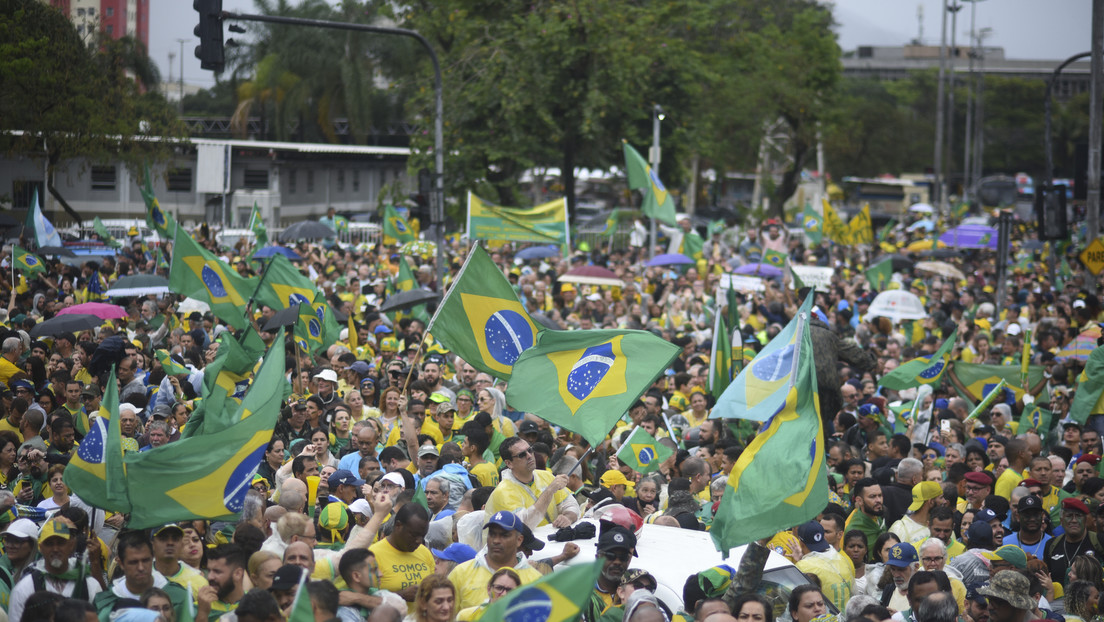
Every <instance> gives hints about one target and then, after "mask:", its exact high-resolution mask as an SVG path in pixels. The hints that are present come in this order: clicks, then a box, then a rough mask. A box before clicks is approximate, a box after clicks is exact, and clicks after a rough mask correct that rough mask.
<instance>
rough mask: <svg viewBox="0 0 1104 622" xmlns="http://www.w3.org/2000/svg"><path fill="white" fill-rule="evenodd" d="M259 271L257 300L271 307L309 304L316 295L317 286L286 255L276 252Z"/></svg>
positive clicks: (282, 307)
mask: <svg viewBox="0 0 1104 622" xmlns="http://www.w3.org/2000/svg"><path fill="white" fill-rule="evenodd" d="M269 262H270V264H269V265H268V267H267V268H266V269H265V270H264V271H263V272H262V273H261V277H260V278H261V286H260V287H259V288H257V296H256V299H257V302H259V303H261V304H264V305H267V306H269V307H272V308H273V309H276V310H279V309H287V308H289V307H291V305H294V304H301V303H305V304H308V305H309V304H311V303H312V302H314V298H315V296H317V295H318V288H317V287H315V286H314V283H312V282H311V280H310V279H309V278H307V277H305V276H303V274H302V273H301V272H299V269H298V268H296V267H295V265H293V264H292V263H291V260H290V259H288V258H287V257H285V256H283V255H280V254H277V255H274V256H273V257H272V259H270V260H269Z"/></svg>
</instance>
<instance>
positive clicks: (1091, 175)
mask: <svg viewBox="0 0 1104 622" xmlns="http://www.w3.org/2000/svg"><path fill="white" fill-rule="evenodd" d="M1102 53H1104V0H1093V4H1092V63H1091V72H1092V82H1091V83H1090V86H1089V171H1088V177H1087V180H1088V193H1087V201H1086V204H1085V211H1086V218H1085V222H1086V224H1087V225H1088V228H1089V235H1088V238H1089V239H1088V240H1086V241H1087V242H1091V241H1092V240H1095V239H1096V238H1097V237H1098V236H1099V234H1100V139H1101V131H1100V129H1101V128H1100V124H1101V113H1102V112H1104V110H1101V108H1102V107H1104V84H1102V83H1101V82H1102V80H1104V75H1102V74H1104V59H1102V58H1101V54H1102ZM1089 283H1091V284H1092V286H1091V288H1090V289H1091V291H1094V292H1095V290H1096V279H1095V278H1094V279H1090V280H1089Z"/></svg>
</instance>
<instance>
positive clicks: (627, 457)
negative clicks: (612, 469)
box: [617, 427, 674, 473]
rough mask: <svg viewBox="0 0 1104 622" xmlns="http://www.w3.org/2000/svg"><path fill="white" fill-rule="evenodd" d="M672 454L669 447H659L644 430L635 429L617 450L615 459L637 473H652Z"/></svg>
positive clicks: (653, 438)
mask: <svg viewBox="0 0 1104 622" xmlns="http://www.w3.org/2000/svg"><path fill="white" fill-rule="evenodd" d="M673 453H674V451H672V450H671V449H670V448H669V447H665V446H663V445H660V444H659V442H658V441H656V439H655V437H654V436H652V435H651V434H648V432H647V431H645V430H644V428H640V427H637V428H634V429H633V433H632V434H630V435H629V438H627V439H625V442H624V443H623V444H622V445H621V448H620V449H618V450H617V457H618V458H619V459H620V460H621V462H624V463H625V464H627V465H629V466H630V467H631V468H632V470H634V471H636V472H637V473H653V472H655V471H657V470H659V465H661V464H663V462H664V461H665V460H667V459H668V458H670V457H671V454H673Z"/></svg>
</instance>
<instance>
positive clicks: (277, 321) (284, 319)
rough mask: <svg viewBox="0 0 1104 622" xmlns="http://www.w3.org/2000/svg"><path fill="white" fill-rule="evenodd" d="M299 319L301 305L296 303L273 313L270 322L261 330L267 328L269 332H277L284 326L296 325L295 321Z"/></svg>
mask: <svg viewBox="0 0 1104 622" xmlns="http://www.w3.org/2000/svg"><path fill="white" fill-rule="evenodd" d="M298 321H299V305H298V304H294V305H291V306H290V307H288V308H287V309H281V310H279V311H277V312H276V313H273V314H272V317H270V318H269V319H268V322H266V323H265V325H264V326H263V327H262V328H261V330H267V331H269V332H272V333H274V332H276V331H278V330H280V328H281V327H284V326H295V323H296V322H298Z"/></svg>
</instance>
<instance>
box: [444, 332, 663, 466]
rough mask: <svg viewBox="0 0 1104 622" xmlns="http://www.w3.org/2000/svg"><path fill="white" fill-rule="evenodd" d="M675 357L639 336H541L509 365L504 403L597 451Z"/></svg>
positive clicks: (652, 337) (647, 335) (657, 343)
mask: <svg viewBox="0 0 1104 622" xmlns="http://www.w3.org/2000/svg"><path fill="white" fill-rule="evenodd" d="M680 351H681V349H680V348H679V347H678V346H676V345H675V344H673V343H671V342H669V341H667V340H665V339H662V338H660V337H657V336H655V335H653V334H652V333H649V332H645V331H640V330H578V331H558V330H546V331H541V332H540V333H539V334H538V335H537V342H536V344H535V345H534V346H533V347H531V348H529V349H527V350H525V351H523V352H522V353H521V356H519V357H518V358H517V361H516V362H515V363H514V365H513V373H512V375H511V377H510V384H509V386H508V387H507V389H506V401H507V402H509V403H510V405H511V406H513V407H514V408H516V409H518V410H519V411H522V412H530V413H533V414H535V415H537V416H539V417H541V418H543V419H547V420H548V421H550V422H552V423H553V424H555V425H558V426H560V427H563V428H566V429H568V430H571V431H572V432H577V433H579V434H581V435H582V436H583V438H585V439H586V440H587V442H589V443H591V444H592V445H598V444H599V443H601V442H602V440H603V439H605V438H606V435H607V434H608V433H609V431H610V430H611V429H613V426H614V424H615V423H616V422H617V420H618V419H620V418H621V416H622V415H624V414H625V412H626V411H627V410H628V409H629V406H631V405H632V403H633V402H634V401H635V400H636V398H638V397H640V395H641V394H642V393H644V391H646V390H647V389H648V387H650V386H651V385H652V382H653V381H655V379H656V378H658V377H659V376H660V375H661V374H662V373H663V372H664V371H665V370H666V369H667V366H668V365H670V364H671V361H673V360H675V357H677V356H678V354H679V352H680ZM461 356H462V357H463V354H461ZM464 360H468V359H467V358H465V359H464ZM468 362H469V363H471V361H468ZM472 365H473V366H474V363H472Z"/></svg>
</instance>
